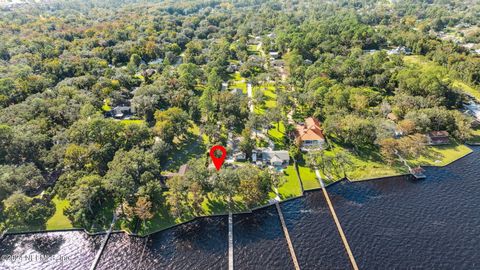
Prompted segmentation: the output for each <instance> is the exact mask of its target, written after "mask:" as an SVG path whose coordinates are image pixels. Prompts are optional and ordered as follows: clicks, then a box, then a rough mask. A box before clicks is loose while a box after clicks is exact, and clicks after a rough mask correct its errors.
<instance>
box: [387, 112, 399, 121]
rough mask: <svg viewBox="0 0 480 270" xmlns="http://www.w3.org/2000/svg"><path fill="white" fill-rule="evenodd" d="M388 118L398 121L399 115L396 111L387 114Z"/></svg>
mask: <svg viewBox="0 0 480 270" xmlns="http://www.w3.org/2000/svg"><path fill="white" fill-rule="evenodd" d="M387 118H388V119H390V120H392V121H397V120H398V116H397V115H396V114H394V113H389V114H387Z"/></svg>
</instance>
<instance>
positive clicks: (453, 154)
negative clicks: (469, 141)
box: [409, 142, 472, 166]
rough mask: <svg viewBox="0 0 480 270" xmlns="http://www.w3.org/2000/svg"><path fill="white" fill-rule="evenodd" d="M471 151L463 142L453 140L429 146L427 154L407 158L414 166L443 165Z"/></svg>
mask: <svg viewBox="0 0 480 270" xmlns="http://www.w3.org/2000/svg"><path fill="white" fill-rule="evenodd" d="M471 152H472V149H470V148H468V147H467V146H465V145H463V144H459V143H457V142H454V143H452V144H449V145H440V146H429V147H428V154H427V155H425V156H422V157H420V158H418V159H416V160H409V162H411V163H412V164H413V165H415V166H426V165H429V166H445V165H448V164H450V163H452V162H454V161H455V160H457V159H459V158H462V157H464V156H466V155H468V154H470V153H471Z"/></svg>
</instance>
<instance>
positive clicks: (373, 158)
mask: <svg viewBox="0 0 480 270" xmlns="http://www.w3.org/2000/svg"><path fill="white" fill-rule="evenodd" d="M337 149H341V146H336V147H335V148H334V150H333V151H338V150H337ZM330 151H332V150H330ZM345 152H346V153H347V154H348V156H349V157H350V160H351V162H352V163H353V166H352V168H351V169H350V170H348V171H347V176H348V178H349V179H350V180H352V181H358V180H367V179H372V178H379V177H388V176H395V175H401V174H407V173H409V172H408V169H407V168H406V167H405V166H404V165H403V164H402V163H400V162H396V163H395V164H393V165H388V164H386V163H385V162H383V159H382V157H381V156H380V154H379V153H375V152H369V153H363V154H362V155H361V156H359V155H355V154H353V153H352V152H349V151H345ZM471 152H472V150H471V149H470V148H468V147H467V146H465V145H463V144H459V143H457V142H454V143H452V144H450V145H442V146H429V147H428V154H427V155H424V156H422V157H420V158H418V159H415V160H413V159H411V160H408V162H409V165H410V166H412V167H413V166H445V165H448V164H450V163H452V162H453V161H455V160H457V159H459V158H461V157H464V156H465V155H468V154H469V153H471ZM337 177H339V176H337ZM330 178H331V177H330ZM332 180H335V179H332Z"/></svg>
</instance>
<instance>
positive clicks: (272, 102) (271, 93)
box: [252, 83, 277, 114]
mask: <svg viewBox="0 0 480 270" xmlns="http://www.w3.org/2000/svg"><path fill="white" fill-rule="evenodd" d="M252 91H253V93H252V94H253V95H254V96H255V91H263V95H264V98H265V104H264V105H263V106H259V105H255V113H257V114H264V113H265V110H266V109H269V108H275V107H276V106H277V94H276V93H275V87H274V86H273V84H272V83H265V84H263V85H260V86H255V87H253V89H252Z"/></svg>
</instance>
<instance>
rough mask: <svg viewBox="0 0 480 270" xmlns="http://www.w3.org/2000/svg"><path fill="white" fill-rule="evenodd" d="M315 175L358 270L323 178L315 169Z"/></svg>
mask: <svg viewBox="0 0 480 270" xmlns="http://www.w3.org/2000/svg"><path fill="white" fill-rule="evenodd" d="M315 174H316V175H317V179H318V181H319V182H320V186H321V187H322V191H323V195H324V196H325V200H326V201H327V204H328V208H330V213H332V216H333V220H334V221H335V225H336V226H337V230H338V233H339V234H340V238H341V239H342V242H343V245H344V246H345V250H346V251H347V254H348V258H349V259H350V262H351V264H352V267H353V269H354V270H358V265H357V262H356V261H355V257H353V253H352V250H351V249H350V245H349V244H348V241H347V237H346V236H345V233H344V232H343V229H342V226H341V225H340V221H339V220H338V217H337V214H336V213H335V209H334V208H333V204H332V201H331V200H330V196H328V193H327V189H325V184H324V183H323V180H322V176H321V175H320V172H319V171H318V169H315Z"/></svg>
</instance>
